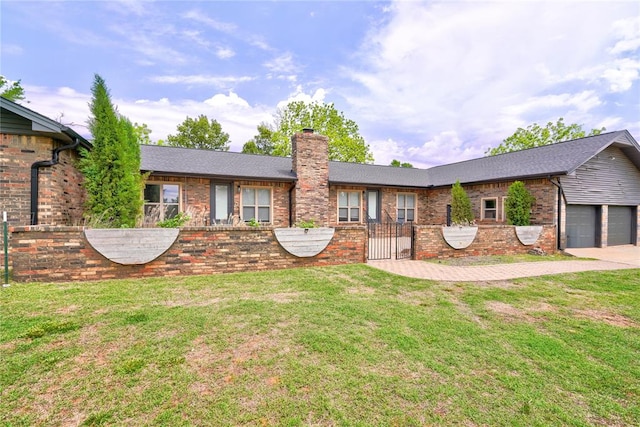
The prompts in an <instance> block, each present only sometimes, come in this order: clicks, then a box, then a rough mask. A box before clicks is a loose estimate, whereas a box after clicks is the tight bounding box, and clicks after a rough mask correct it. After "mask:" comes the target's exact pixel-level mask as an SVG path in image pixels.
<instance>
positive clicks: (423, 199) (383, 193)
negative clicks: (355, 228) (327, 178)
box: [329, 185, 428, 225]
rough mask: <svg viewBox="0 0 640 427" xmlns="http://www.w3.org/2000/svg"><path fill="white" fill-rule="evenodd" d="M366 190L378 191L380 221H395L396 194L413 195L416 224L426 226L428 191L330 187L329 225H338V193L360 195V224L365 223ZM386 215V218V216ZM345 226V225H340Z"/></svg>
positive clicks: (343, 186)
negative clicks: (415, 208) (355, 192)
mask: <svg viewBox="0 0 640 427" xmlns="http://www.w3.org/2000/svg"><path fill="white" fill-rule="evenodd" d="M367 189H372V190H378V191H379V194H380V200H379V203H380V218H379V219H380V221H383V222H386V221H392V222H395V221H396V219H397V218H396V217H397V207H398V194H399V193H401V194H414V195H415V196H416V202H417V212H416V221H415V223H416V224H428V223H427V222H426V212H428V207H427V204H428V197H427V194H428V191H427V190H417V189H404V188H402V189H398V188H388V187H387V188H369V187H360V186H347V185H332V186H330V187H329V223H330V224H333V225H336V224H338V193H339V192H340V191H358V192H360V193H361V194H362V196H361V199H360V203H361V207H362V215H361V218H360V223H362V224H364V223H365V221H366V207H367V201H366V199H365V191H366V190H367ZM387 214H388V216H387ZM342 224H345V223H342Z"/></svg>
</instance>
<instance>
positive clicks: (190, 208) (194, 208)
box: [147, 174, 292, 227]
mask: <svg viewBox="0 0 640 427" xmlns="http://www.w3.org/2000/svg"><path fill="white" fill-rule="evenodd" d="M147 182H148V183H164V182H166V183H176V184H179V185H180V191H181V198H182V199H181V200H182V206H181V209H182V210H183V211H186V212H188V213H189V214H190V215H191V220H190V221H189V222H188V223H187V225H189V226H205V225H211V223H210V221H211V180H209V179H207V178H195V177H176V176H163V175H156V174H152V175H150V176H149V178H148V179H147ZM213 182H214V183H225V184H231V191H232V192H233V212H232V213H233V215H235V216H236V217H237V218H240V211H241V209H240V206H241V205H240V203H241V199H240V197H241V195H240V192H239V191H238V186H240V187H266V188H270V189H271V192H272V200H273V205H272V222H271V225H273V226H275V227H288V226H289V189H290V188H291V185H292V184H291V183H289V182H272V181H233V182H228V181H227V182H225V181H219V180H214V181H213Z"/></svg>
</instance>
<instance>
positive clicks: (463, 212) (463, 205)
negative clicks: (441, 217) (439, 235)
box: [451, 181, 474, 225]
mask: <svg viewBox="0 0 640 427" xmlns="http://www.w3.org/2000/svg"><path fill="white" fill-rule="evenodd" d="M473 220H474V218H473V210H472V209H471V200H469V196H467V192H466V191H465V190H464V188H462V185H460V181H456V183H455V184H453V186H452V187H451V222H452V223H453V224H455V225H471V224H473Z"/></svg>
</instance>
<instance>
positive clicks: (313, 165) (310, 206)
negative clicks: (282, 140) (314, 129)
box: [291, 132, 330, 226]
mask: <svg viewBox="0 0 640 427" xmlns="http://www.w3.org/2000/svg"><path fill="white" fill-rule="evenodd" d="M291 161H292V170H293V172H294V173H295V174H296V176H297V178H298V181H297V182H296V187H295V191H294V192H293V193H292V201H291V206H292V214H293V215H292V217H293V222H294V223H297V222H299V221H310V220H314V221H315V222H316V224H319V225H322V226H327V225H329V223H330V221H329V211H328V209H329V138H327V137H326V136H323V135H318V134H314V133H311V132H304V133H297V134H295V135H294V136H293V137H292V138H291Z"/></svg>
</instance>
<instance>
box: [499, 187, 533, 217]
mask: <svg viewBox="0 0 640 427" xmlns="http://www.w3.org/2000/svg"><path fill="white" fill-rule="evenodd" d="M534 202H535V198H534V197H533V196H532V195H531V193H529V190H527V188H526V187H525V186H524V183H523V182H521V181H515V182H514V183H513V184H511V185H510V186H509V189H508V190H507V199H506V200H505V211H506V214H507V222H508V224H509V225H530V224H531V220H530V216H531V206H532V205H533V203H534Z"/></svg>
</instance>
